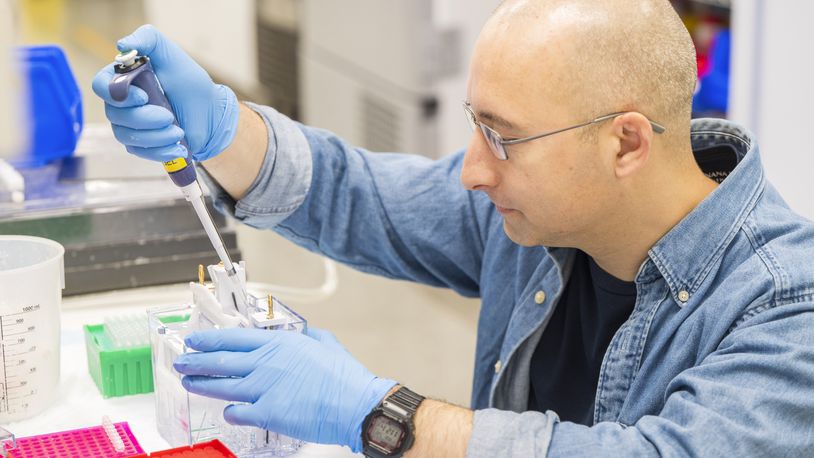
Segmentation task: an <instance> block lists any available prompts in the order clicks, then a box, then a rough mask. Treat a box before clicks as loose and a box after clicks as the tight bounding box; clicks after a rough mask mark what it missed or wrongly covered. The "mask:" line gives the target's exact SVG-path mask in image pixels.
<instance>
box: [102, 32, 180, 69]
mask: <svg viewBox="0 0 814 458" xmlns="http://www.w3.org/2000/svg"><path fill="white" fill-rule="evenodd" d="M116 47H117V48H118V49H119V51H129V50H131V49H135V50H138V53H139V54H141V55H143V56H149V57H150V60H151V61H152V63H153V67H154V68H155V69H156V70H158V69H159V68H162V67H165V66H167V65H168V64H172V63H173V61H174V60H175V59H173V54H176V53H179V52H180V53H182V54H181V55H184V56H185V55H186V53H184V52H183V51H181V48H179V47H178V46H176V45H175V43H173V42H172V41H170V40H168V39H167V38H166V37H165V36H164V34H162V33H161V32H159V31H158V29H156V28H155V27H153V26H152V25H151V24H145V25H143V26H141V27H139V28H138V29H136V30H135V31H134V32H133V33H131V34H130V35H128V36H126V37H124V38H122V39H120V40H119V41H118V42H117V43H116ZM175 57H178V54H176V56H175Z"/></svg>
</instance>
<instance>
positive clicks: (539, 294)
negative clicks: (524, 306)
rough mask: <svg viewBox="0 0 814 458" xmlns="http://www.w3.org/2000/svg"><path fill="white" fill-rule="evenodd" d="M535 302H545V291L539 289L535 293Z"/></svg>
mask: <svg viewBox="0 0 814 458" xmlns="http://www.w3.org/2000/svg"><path fill="white" fill-rule="evenodd" d="M534 302H536V303H538V304H542V303H543V302H545V291H537V293H536V294H535V295H534Z"/></svg>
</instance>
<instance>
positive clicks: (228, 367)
mask: <svg viewBox="0 0 814 458" xmlns="http://www.w3.org/2000/svg"><path fill="white" fill-rule="evenodd" d="M248 355H249V353H243V352H233V351H213V352H199V353H185V354H183V355H180V356H178V357H177V358H175V362H174V363H173V365H172V366H173V367H174V368H175V370H176V371H178V372H180V373H182V374H184V375H209V376H220V377H245V376H247V375H249V374H250V373H251V371H253V370H254V368H255V364H254V361H253V360H252V358H249V357H248Z"/></svg>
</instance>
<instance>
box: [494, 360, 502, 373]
mask: <svg viewBox="0 0 814 458" xmlns="http://www.w3.org/2000/svg"><path fill="white" fill-rule="evenodd" d="M501 366H502V364H501V363H500V360H497V362H496V363H495V374H499V373H500V367H501Z"/></svg>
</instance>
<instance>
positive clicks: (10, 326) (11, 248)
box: [0, 235, 65, 423]
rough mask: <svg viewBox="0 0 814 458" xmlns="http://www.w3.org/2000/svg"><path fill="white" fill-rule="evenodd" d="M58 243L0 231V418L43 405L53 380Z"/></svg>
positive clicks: (53, 386)
mask: <svg viewBox="0 0 814 458" xmlns="http://www.w3.org/2000/svg"><path fill="white" fill-rule="evenodd" d="M64 253H65V250H64V248H63V247H62V245H60V244H58V243H56V242H54V241H52V240H47V239H42V238H38V237H26V236H14V235H11V236H0V349H2V351H0V423H7V422H11V421H15V420H21V419H23V418H26V417H29V416H32V415H35V414H37V413H39V412H40V411H41V410H43V409H45V408H46V407H48V406H49V405H50V404H51V402H52V401H53V399H54V396H55V395H56V392H57V390H56V387H57V383H58V382H59V357H60V346H59V340H60V319H59V311H60V302H61V300H62V288H63V287H64V285H65V279H64V274H63V255H64Z"/></svg>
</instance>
